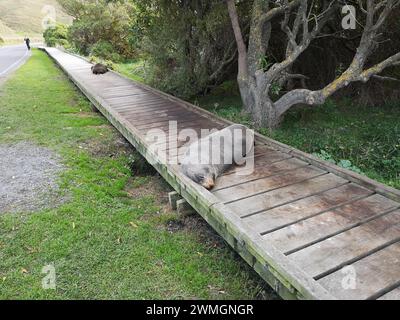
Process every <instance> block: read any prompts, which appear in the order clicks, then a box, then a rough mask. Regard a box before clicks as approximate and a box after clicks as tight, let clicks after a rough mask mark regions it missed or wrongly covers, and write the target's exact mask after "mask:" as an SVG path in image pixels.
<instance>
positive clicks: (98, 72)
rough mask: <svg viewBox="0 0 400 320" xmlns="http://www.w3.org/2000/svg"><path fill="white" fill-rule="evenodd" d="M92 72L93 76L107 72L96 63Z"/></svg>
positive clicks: (104, 67) (102, 66)
mask: <svg viewBox="0 0 400 320" xmlns="http://www.w3.org/2000/svg"><path fill="white" fill-rule="evenodd" d="M92 72H93V73H94V74H104V73H107V72H108V68H107V67H106V66H105V65H104V64H101V63H97V64H95V65H94V66H93V67H92Z"/></svg>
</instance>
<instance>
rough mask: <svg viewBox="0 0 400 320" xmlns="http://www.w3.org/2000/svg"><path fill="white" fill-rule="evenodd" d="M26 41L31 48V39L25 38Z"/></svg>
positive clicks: (29, 48)
mask: <svg viewBox="0 0 400 320" xmlns="http://www.w3.org/2000/svg"><path fill="white" fill-rule="evenodd" d="M24 41H25V43H26V47H27V48H28V50H31V40H30V39H29V38H25V39H24Z"/></svg>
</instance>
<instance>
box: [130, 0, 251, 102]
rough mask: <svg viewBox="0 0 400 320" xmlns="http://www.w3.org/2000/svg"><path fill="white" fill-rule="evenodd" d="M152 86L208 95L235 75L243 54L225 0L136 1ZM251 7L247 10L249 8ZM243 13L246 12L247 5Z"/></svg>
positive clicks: (177, 92) (137, 26)
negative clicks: (239, 53)
mask: <svg viewBox="0 0 400 320" xmlns="http://www.w3.org/2000/svg"><path fill="white" fill-rule="evenodd" d="M134 3H135V6H136V8H137V10H136V16H137V17H138V19H136V21H135V28H134V30H136V34H138V36H137V38H139V39H140V46H141V49H142V52H143V53H144V54H145V55H146V58H147V59H148V60H149V62H150V68H151V69H150V78H151V79H150V83H151V84H153V85H155V86H157V87H158V88H160V89H162V90H165V91H168V92H170V93H172V94H174V95H178V96H180V97H185V98H189V97H192V96H194V95H197V94H202V93H204V92H207V91H208V89H209V88H210V87H212V86H215V85H218V84H220V83H221V82H223V81H224V80H226V78H227V75H229V76H230V75H231V74H233V73H235V65H236V59H237V50H236V45H235V39H234V36H233V34H232V32H231V26H230V20H229V16H228V14H227V12H226V7H225V3H224V2H221V1H220V0H140V1H134ZM246 8H247V6H246ZM238 10H239V12H242V11H243V12H244V11H245V10H243V8H242V6H240V7H239V8H238Z"/></svg>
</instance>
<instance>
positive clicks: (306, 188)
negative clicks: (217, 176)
mask: <svg viewBox="0 0 400 320" xmlns="http://www.w3.org/2000/svg"><path fill="white" fill-rule="evenodd" d="M346 183H348V182H347V181H346V180H344V179H342V178H338V177H337V176H335V175H333V174H326V175H323V176H319V177H316V178H313V179H310V180H307V181H303V182H299V183H297V184H293V185H291V186H287V187H283V188H281V189H276V190H273V191H269V192H266V193H263V194H260V195H257V196H253V197H248V198H246V199H243V200H239V201H235V202H231V203H229V202H228V203H227V205H228V207H229V208H230V209H231V210H233V211H234V212H235V213H236V214H238V215H239V216H241V217H246V216H250V215H252V214H255V213H259V212H262V211H265V210H269V209H271V208H274V207H277V206H281V205H283V204H287V203H290V202H293V201H296V200H299V199H302V198H306V197H309V196H311V195H314V194H317V193H321V192H324V191H327V190H329V189H333V188H337V187H339V186H341V185H344V184H346Z"/></svg>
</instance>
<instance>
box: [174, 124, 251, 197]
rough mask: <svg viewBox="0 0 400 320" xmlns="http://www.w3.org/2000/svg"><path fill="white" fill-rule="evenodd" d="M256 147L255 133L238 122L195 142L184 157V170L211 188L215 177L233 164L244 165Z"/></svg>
mask: <svg viewBox="0 0 400 320" xmlns="http://www.w3.org/2000/svg"><path fill="white" fill-rule="evenodd" d="M253 150H254V134H253V132H252V131H251V130H250V129H248V128H246V127H245V126H243V125H240V124H234V125H231V126H229V127H227V128H225V129H223V130H220V131H218V132H215V133H213V134H210V135H209V136H207V137H205V138H203V139H199V140H197V141H195V142H194V143H192V144H191V145H190V146H189V149H188V150H187V151H186V153H185V154H184V156H183V159H182V161H181V170H182V172H183V173H184V174H185V175H186V176H188V177H189V178H190V179H192V180H193V181H195V182H197V183H199V184H200V185H202V186H203V187H204V188H206V189H208V190H210V189H212V188H213V187H214V186H215V180H216V179H217V178H218V177H219V176H220V175H222V174H223V173H224V172H225V171H226V170H228V169H229V168H230V167H231V166H232V165H234V164H236V165H243V164H244V163H245V162H246V160H245V157H246V156H247V155H248V154H250V152H251V151H253Z"/></svg>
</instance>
